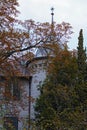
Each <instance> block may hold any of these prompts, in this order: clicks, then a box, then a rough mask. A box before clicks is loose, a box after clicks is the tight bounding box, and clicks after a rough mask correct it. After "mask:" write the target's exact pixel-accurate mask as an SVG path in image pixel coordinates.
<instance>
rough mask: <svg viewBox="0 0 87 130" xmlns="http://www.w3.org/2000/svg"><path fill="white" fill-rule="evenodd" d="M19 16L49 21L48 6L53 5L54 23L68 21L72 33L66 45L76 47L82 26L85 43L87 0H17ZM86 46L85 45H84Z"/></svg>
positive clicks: (23, 18)
mask: <svg viewBox="0 0 87 130" xmlns="http://www.w3.org/2000/svg"><path fill="white" fill-rule="evenodd" d="M18 1H19V4H20V6H19V11H20V12H21V14H20V15H19V18H20V19H22V20H26V19H33V20H35V21H36V22H51V15H50V13H51V11H50V8H51V7H54V8H55V10H54V13H55V15H54V21H55V22H56V23H61V22H63V21H64V22H69V23H70V24H71V26H72V27H73V31H74V34H73V35H72V38H71V39H70V42H69V44H68V46H69V47H70V48H71V49H73V48H76V47H77V43H78V35H79V31H80V29H81V28H82V29H83V34H84V45H86V44H87V43H86V42H87V40H86V39H87V38H86V37H87V0H18ZM86 46H87V45H86Z"/></svg>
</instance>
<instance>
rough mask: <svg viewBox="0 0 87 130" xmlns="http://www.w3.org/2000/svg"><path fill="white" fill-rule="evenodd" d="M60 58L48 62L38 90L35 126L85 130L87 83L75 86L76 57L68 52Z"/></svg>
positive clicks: (61, 51)
mask: <svg viewBox="0 0 87 130" xmlns="http://www.w3.org/2000/svg"><path fill="white" fill-rule="evenodd" d="M59 54H60V55H58V53H57V55H55V57H54V58H53V59H52V60H51V62H50V64H49V67H48V68H49V71H48V76H47V79H46V80H45V81H44V83H43V84H42V86H40V90H41V94H40V96H39V98H38V99H37V102H36V105H35V111H36V113H35V114H36V125H37V126H39V127H42V128H43V129H44V130H58V129H59V130H60V129H62V130H65V129H67V130H69V129H70V130H86V128H87V83H86V81H85V82H80V84H79V82H78V79H79V76H78V68H79V67H78V63H77V57H76V56H74V55H72V54H71V52H69V51H68V50H67V49H63V50H60V51H59ZM43 129H42V130H43Z"/></svg>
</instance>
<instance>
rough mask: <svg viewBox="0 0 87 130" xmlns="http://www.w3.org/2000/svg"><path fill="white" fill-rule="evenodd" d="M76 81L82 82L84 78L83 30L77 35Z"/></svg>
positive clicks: (84, 52)
mask: <svg viewBox="0 0 87 130" xmlns="http://www.w3.org/2000/svg"><path fill="white" fill-rule="evenodd" d="M77 49H78V80H79V81H78V82H79V83H81V82H84V81H85V78H86V75H87V73H86V65H87V64H86V51H85V49H84V47H83V30H82V29H81V30H80V33H79V37H78V47H77Z"/></svg>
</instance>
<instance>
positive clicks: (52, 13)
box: [51, 7, 54, 24]
mask: <svg viewBox="0 0 87 130" xmlns="http://www.w3.org/2000/svg"><path fill="white" fill-rule="evenodd" d="M51 11H52V12H51V15H52V24H53V15H54V12H53V11H54V8H53V7H52V8H51Z"/></svg>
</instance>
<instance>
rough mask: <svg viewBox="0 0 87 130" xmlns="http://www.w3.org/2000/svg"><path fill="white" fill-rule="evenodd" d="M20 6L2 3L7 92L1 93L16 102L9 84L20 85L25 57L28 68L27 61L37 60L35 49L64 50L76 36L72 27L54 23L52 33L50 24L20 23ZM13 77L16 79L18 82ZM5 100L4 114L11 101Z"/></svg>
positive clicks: (0, 64) (1, 63) (0, 51)
mask: <svg viewBox="0 0 87 130" xmlns="http://www.w3.org/2000/svg"><path fill="white" fill-rule="evenodd" d="M18 6H19V3H18V2H17V0H0V75H1V77H0V78H1V79H0V80H1V81H5V83H3V82H1V83H0V86H4V87H5V88H6V93H4V92H3V89H2V88H1V87H0V90H2V91H0V94H1V95H4V97H6V98H7V99H10V98H13V97H12V95H11V94H10V93H9V92H10V91H9V89H10V88H9V86H8V85H7V84H8V83H12V81H13V82H14V83H15V82H17V81H16V80H17V76H22V73H21V68H20V66H19V63H20V61H22V60H23V59H22V57H25V68H26V67H27V65H26V63H27V61H29V60H31V59H32V58H33V57H34V54H35V52H34V51H35V49H37V48H39V47H41V46H42V47H43V48H46V47H47V48H50V49H51V48H52V46H48V45H47V44H50V43H56V44H58V45H59V46H63V45H64V44H65V43H67V42H68V39H69V38H70V35H71V34H72V27H71V25H70V24H69V23H65V22H62V23H61V24H56V23H54V25H53V27H54V28H53V30H52V26H51V24H49V23H39V22H35V21H33V20H25V21H24V22H23V21H21V20H18V19H17V15H18V14H19V11H18V10H17V7H18ZM26 69H27V68H26ZM13 77H15V78H14V80H13ZM20 86H21V85H20ZM20 89H21V88H20ZM2 97H3V96H2ZM2 97H1V100H0V106H1V107H0V108H1V110H2V109H3V107H2V106H3V104H5V103H8V102H7V101H6V102H4V101H3V102H2ZM13 106H14V108H16V109H15V111H17V105H15V104H14V102H13ZM2 111H3V110H2ZM3 113H4V112H3ZM2 115H3V114H2Z"/></svg>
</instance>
